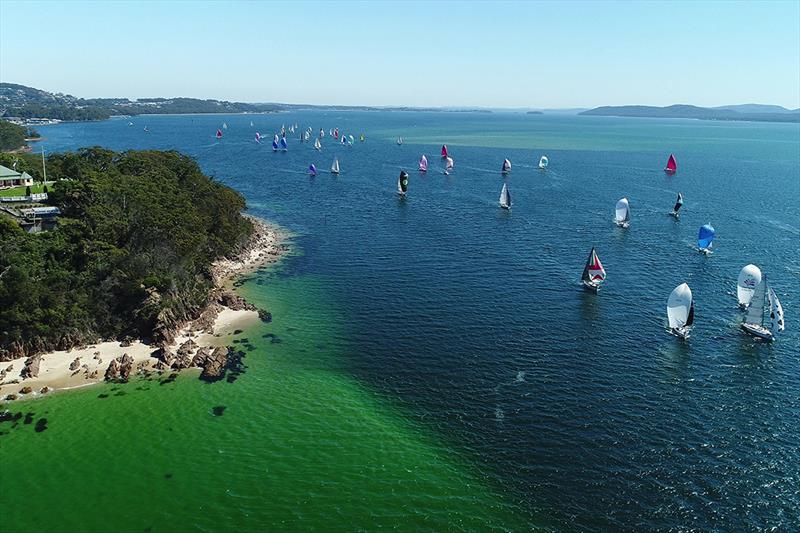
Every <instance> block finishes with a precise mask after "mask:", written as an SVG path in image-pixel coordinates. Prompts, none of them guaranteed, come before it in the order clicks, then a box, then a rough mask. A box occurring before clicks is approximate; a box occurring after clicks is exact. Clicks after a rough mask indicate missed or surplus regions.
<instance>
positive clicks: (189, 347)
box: [178, 339, 197, 356]
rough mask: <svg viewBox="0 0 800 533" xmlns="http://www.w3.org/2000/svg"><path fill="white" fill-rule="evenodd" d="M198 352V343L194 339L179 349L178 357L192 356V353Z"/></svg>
mask: <svg viewBox="0 0 800 533" xmlns="http://www.w3.org/2000/svg"><path fill="white" fill-rule="evenodd" d="M195 350H197V343H196V342H194V341H193V340H192V339H189V340H188V341H186V342H184V343H183V344H181V347H180V348H178V356H184V355H192V352H194V351H195Z"/></svg>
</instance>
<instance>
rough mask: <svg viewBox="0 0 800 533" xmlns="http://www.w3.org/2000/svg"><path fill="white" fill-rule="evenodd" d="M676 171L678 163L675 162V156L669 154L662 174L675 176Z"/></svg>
mask: <svg viewBox="0 0 800 533" xmlns="http://www.w3.org/2000/svg"><path fill="white" fill-rule="evenodd" d="M677 171H678V162H677V161H675V155H674V154H669V159H667V166H666V167H664V172H666V173H667V174H675V172H677Z"/></svg>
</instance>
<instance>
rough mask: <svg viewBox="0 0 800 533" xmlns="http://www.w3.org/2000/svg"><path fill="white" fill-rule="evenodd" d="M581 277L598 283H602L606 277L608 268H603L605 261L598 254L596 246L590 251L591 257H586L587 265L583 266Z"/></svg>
mask: <svg viewBox="0 0 800 533" xmlns="http://www.w3.org/2000/svg"><path fill="white" fill-rule="evenodd" d="M581 279H582V280H583V281H591V282H594V283H597V284H600V283H602V282H603V281H605V279H606V269H605V268H603V263H601V262H600V258H599V257H598V256H597V252H596V251H595V249H594V246H592V251H591V252H589V257H587V258H586V265H585V266H584V267H583V274H582V275H581Z"/></svg>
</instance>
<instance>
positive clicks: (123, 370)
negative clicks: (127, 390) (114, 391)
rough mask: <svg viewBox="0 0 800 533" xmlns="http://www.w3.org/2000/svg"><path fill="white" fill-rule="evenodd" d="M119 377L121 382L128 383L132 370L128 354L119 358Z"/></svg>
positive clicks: (131, 362) (131, 358)
mask: <svg viewBox="0 0 800 533" xmlns="http://www.w3.org/2000/svg"><path fill="white" fill-rule="evenodd" d="M118 359H119V377H120V379H121V380H122V381H128V379H129V378H130V377H131V371H132V370H133V357H131V356H130V355H128V354H122V357H119V358H118Z"/></svg>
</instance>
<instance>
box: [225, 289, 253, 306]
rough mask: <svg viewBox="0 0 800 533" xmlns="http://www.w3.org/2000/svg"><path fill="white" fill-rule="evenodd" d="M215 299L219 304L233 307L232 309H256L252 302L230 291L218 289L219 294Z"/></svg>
mask: <svg viewBox="0 0 800 533" xmlns="http://www.w3.org/2000/svg"><path fill="white" fill-rule="evenodd" d="M217 301H218V302H219V303H220V304H221V305H224V306H225V307H228V308H230V309H233V310H234V311H241V310H248V311H255V310H256V307H255V306H254V305H253V304H250V303H247V300H245V299H244V298H242V297H241V296H238V295H236V294H233V293H232V292H230V291H220V293H219V296H217Z"/></svg>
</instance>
